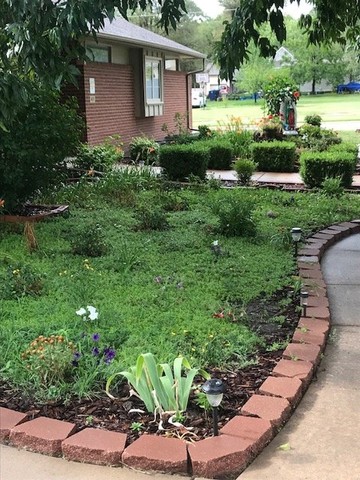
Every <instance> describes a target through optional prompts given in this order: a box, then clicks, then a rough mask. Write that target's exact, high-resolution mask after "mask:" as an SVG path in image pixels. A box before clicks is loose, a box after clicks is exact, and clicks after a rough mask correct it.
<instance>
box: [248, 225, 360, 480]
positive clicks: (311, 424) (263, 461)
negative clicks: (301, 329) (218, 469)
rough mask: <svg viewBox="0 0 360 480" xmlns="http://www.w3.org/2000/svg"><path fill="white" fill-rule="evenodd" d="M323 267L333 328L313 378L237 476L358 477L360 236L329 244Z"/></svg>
mask: <svg viewBox="0 0 360 480" xmlns="http://www.w3.org/2000/svg"><path fill="white" fill-rule="evenodd" d="M322 271H323V275H324V279H325V281H326V283H327V285H328V296H329V302H330V310H331V315H332V331H331V334H330V339H329V343H328V346H327V348H326V350H325V357H324V359H323V361H322V363H321V364H320V368H319V372H318V379H317V381H315V382H313V384H312V385H311V386H310V388H309V390H308V391H307V393H306V394H305V396H304V398H303V400H302V401H301V403H300V405H299V406H298V407H297V409H296V411H295V413H294V414H293V416H292V417H291V419H290V420H289V422H288V423H287V424H286V426H285V427H284V429H283V430H282V431H281V432H280V433H279V434H278V435H277V436H276V437H275V439H274V440H273V441H272V442H271V443H270V444H269V445H268V447H267V448H266V449H265V450H264V451H263V452H262V453H261V454H260V455H259V456H258V458H257V459H256V460H255V462H254V463H253V464H252V465H250V467H249V468H248V469H247V470H245V472H243V473H242V474H241V475H240V477H239V480H273V479H274V478H276V480H318V479H319V480H325V479H326V480H359V479H360V449H359V444H360V429H359V425H360V407H359V406H360V375H359V365H360V313H359V312H360V296H359V292H360V234H357V235H352V236H351V237H348V238H347V239H345V240H342V241H341V242H339V243H337V244H336V245H334V246H333V247H331V248H330V249H329V250H328V251H327V252H326V253H325V255H324V257H323V260H322ZM281 446H286V447H285V450H282V449H281V448H279V447H281Z"/></svg>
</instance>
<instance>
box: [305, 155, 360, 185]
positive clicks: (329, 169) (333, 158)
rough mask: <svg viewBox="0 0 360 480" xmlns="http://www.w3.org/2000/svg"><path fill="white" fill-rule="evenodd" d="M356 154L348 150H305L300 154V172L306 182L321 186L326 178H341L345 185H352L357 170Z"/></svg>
mask: <svg viewBox="0 0 360 480" xmlns="http://www.w3.org/2000/svg"><path fill="white" fill-rule="evenodd" d="M355 166H356V161H355V160H354V155H353V154H352V153H347V152H341V151H340V152H336V151H328V152H304V153H302V154H301V156H300V174H301V177H302V179H303V180H304V182H305V184H306V185H307V186H308V187H310V188H314V187H320V186H321V185H322V183H323V182H324V180H325V179H326V178H335V177H339V178H341V184H342V185H343V186H344V187H350V186H351V184H352V177H353V174H354V171H355Z"/></svg>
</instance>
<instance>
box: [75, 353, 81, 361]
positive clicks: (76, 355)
mask: <svg viewBox="0 0 360 480" xmlns="http://www.w3.org/2000/svg"><path fill="white" fill-rule="evenodd" d="M80 357H81V353H80V352H74V360H79V359H80Z"/></svg>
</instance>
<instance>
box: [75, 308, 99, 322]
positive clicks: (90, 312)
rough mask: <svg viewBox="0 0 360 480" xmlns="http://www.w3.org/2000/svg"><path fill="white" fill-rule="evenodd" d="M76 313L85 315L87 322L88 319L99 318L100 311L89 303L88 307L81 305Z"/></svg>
mask: <svg viewBox="0 0 360 480" xmlns="http://www.w3.org/2000/svg"><path fill="white" fill-rule="evenodd" d="M76 315H79V316H80V317H83V320H84V321H85V322H86V321H87V320H97V318H98V317H99V313H98V311H97V310H96V308H95V307H92V306H91V305H87V307H86V309H85V308H84V307H81V308H80V309H79V310H77V311H76Z"/></svg>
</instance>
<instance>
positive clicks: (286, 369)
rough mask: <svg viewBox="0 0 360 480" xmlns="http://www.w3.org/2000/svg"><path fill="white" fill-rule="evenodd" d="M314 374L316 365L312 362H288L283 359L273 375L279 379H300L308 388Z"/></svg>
mask: <svg viewBox="0 0 360 480" xmlns="http://www.w3.org/2000/svg"><path fill="white" fill-rule="evenodd" d="M313 372H314V365H313V364H312V363H311V362H306V361H303V360H297V361H295V360H286V359H284V358H282V359H281V360H280V361H279V362H278V363H277V365H276V366H275V368H274V369H273V372H272V373H273V375H275V376H279V377H289V378H298V379H299V380H301V381H302V382H303V383H304V385H305V386H307V385H308V384H309V383H310V380H311V378H312V376H313Z"/></svg>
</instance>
